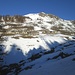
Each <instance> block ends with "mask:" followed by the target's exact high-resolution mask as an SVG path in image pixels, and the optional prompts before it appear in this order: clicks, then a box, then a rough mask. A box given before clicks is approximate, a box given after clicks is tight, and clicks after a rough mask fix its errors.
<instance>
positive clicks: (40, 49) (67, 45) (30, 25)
mask: <svg viewBox="0 0 75 75" xmlns="http://www.w3.org/2000/svg"><path fill="white" fill-rule="evenodd" d="M74 35H75V21H68V20H63V19H61V18H59V17H57V16H55V15H52V14H46V13H44V12H42V13H37V14H27V15H24V16H21V15H14V16H10V15H6V16H0V75H35V74H36V73H37V74H36V75H41V74H43V75H50V74H51V75H55V74H56V73H57V75H60V74H61V75H66V74H68V75H74V74H75V71H74V69H75V68H74V66H75V36H74ZM64 71H65V72H64ZM63 72H64V73H63Z"/></svg>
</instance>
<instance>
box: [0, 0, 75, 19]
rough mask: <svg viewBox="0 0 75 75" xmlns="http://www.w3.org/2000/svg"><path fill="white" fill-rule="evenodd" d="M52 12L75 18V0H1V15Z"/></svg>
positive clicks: (66, 17)
mask: <svg viewBox="0 0 75 75" xmlns="http://www.w3.org/2000/svg"><path fill="white" fill-rule="evenodd" d="M39 12H45V13H51V14H54V15H56V16H58V17H60V18H63V19H68V20H75V0H0V15H8V14H9V15H16V14H19V15H25V14H29V13H39Z"/></svg>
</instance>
